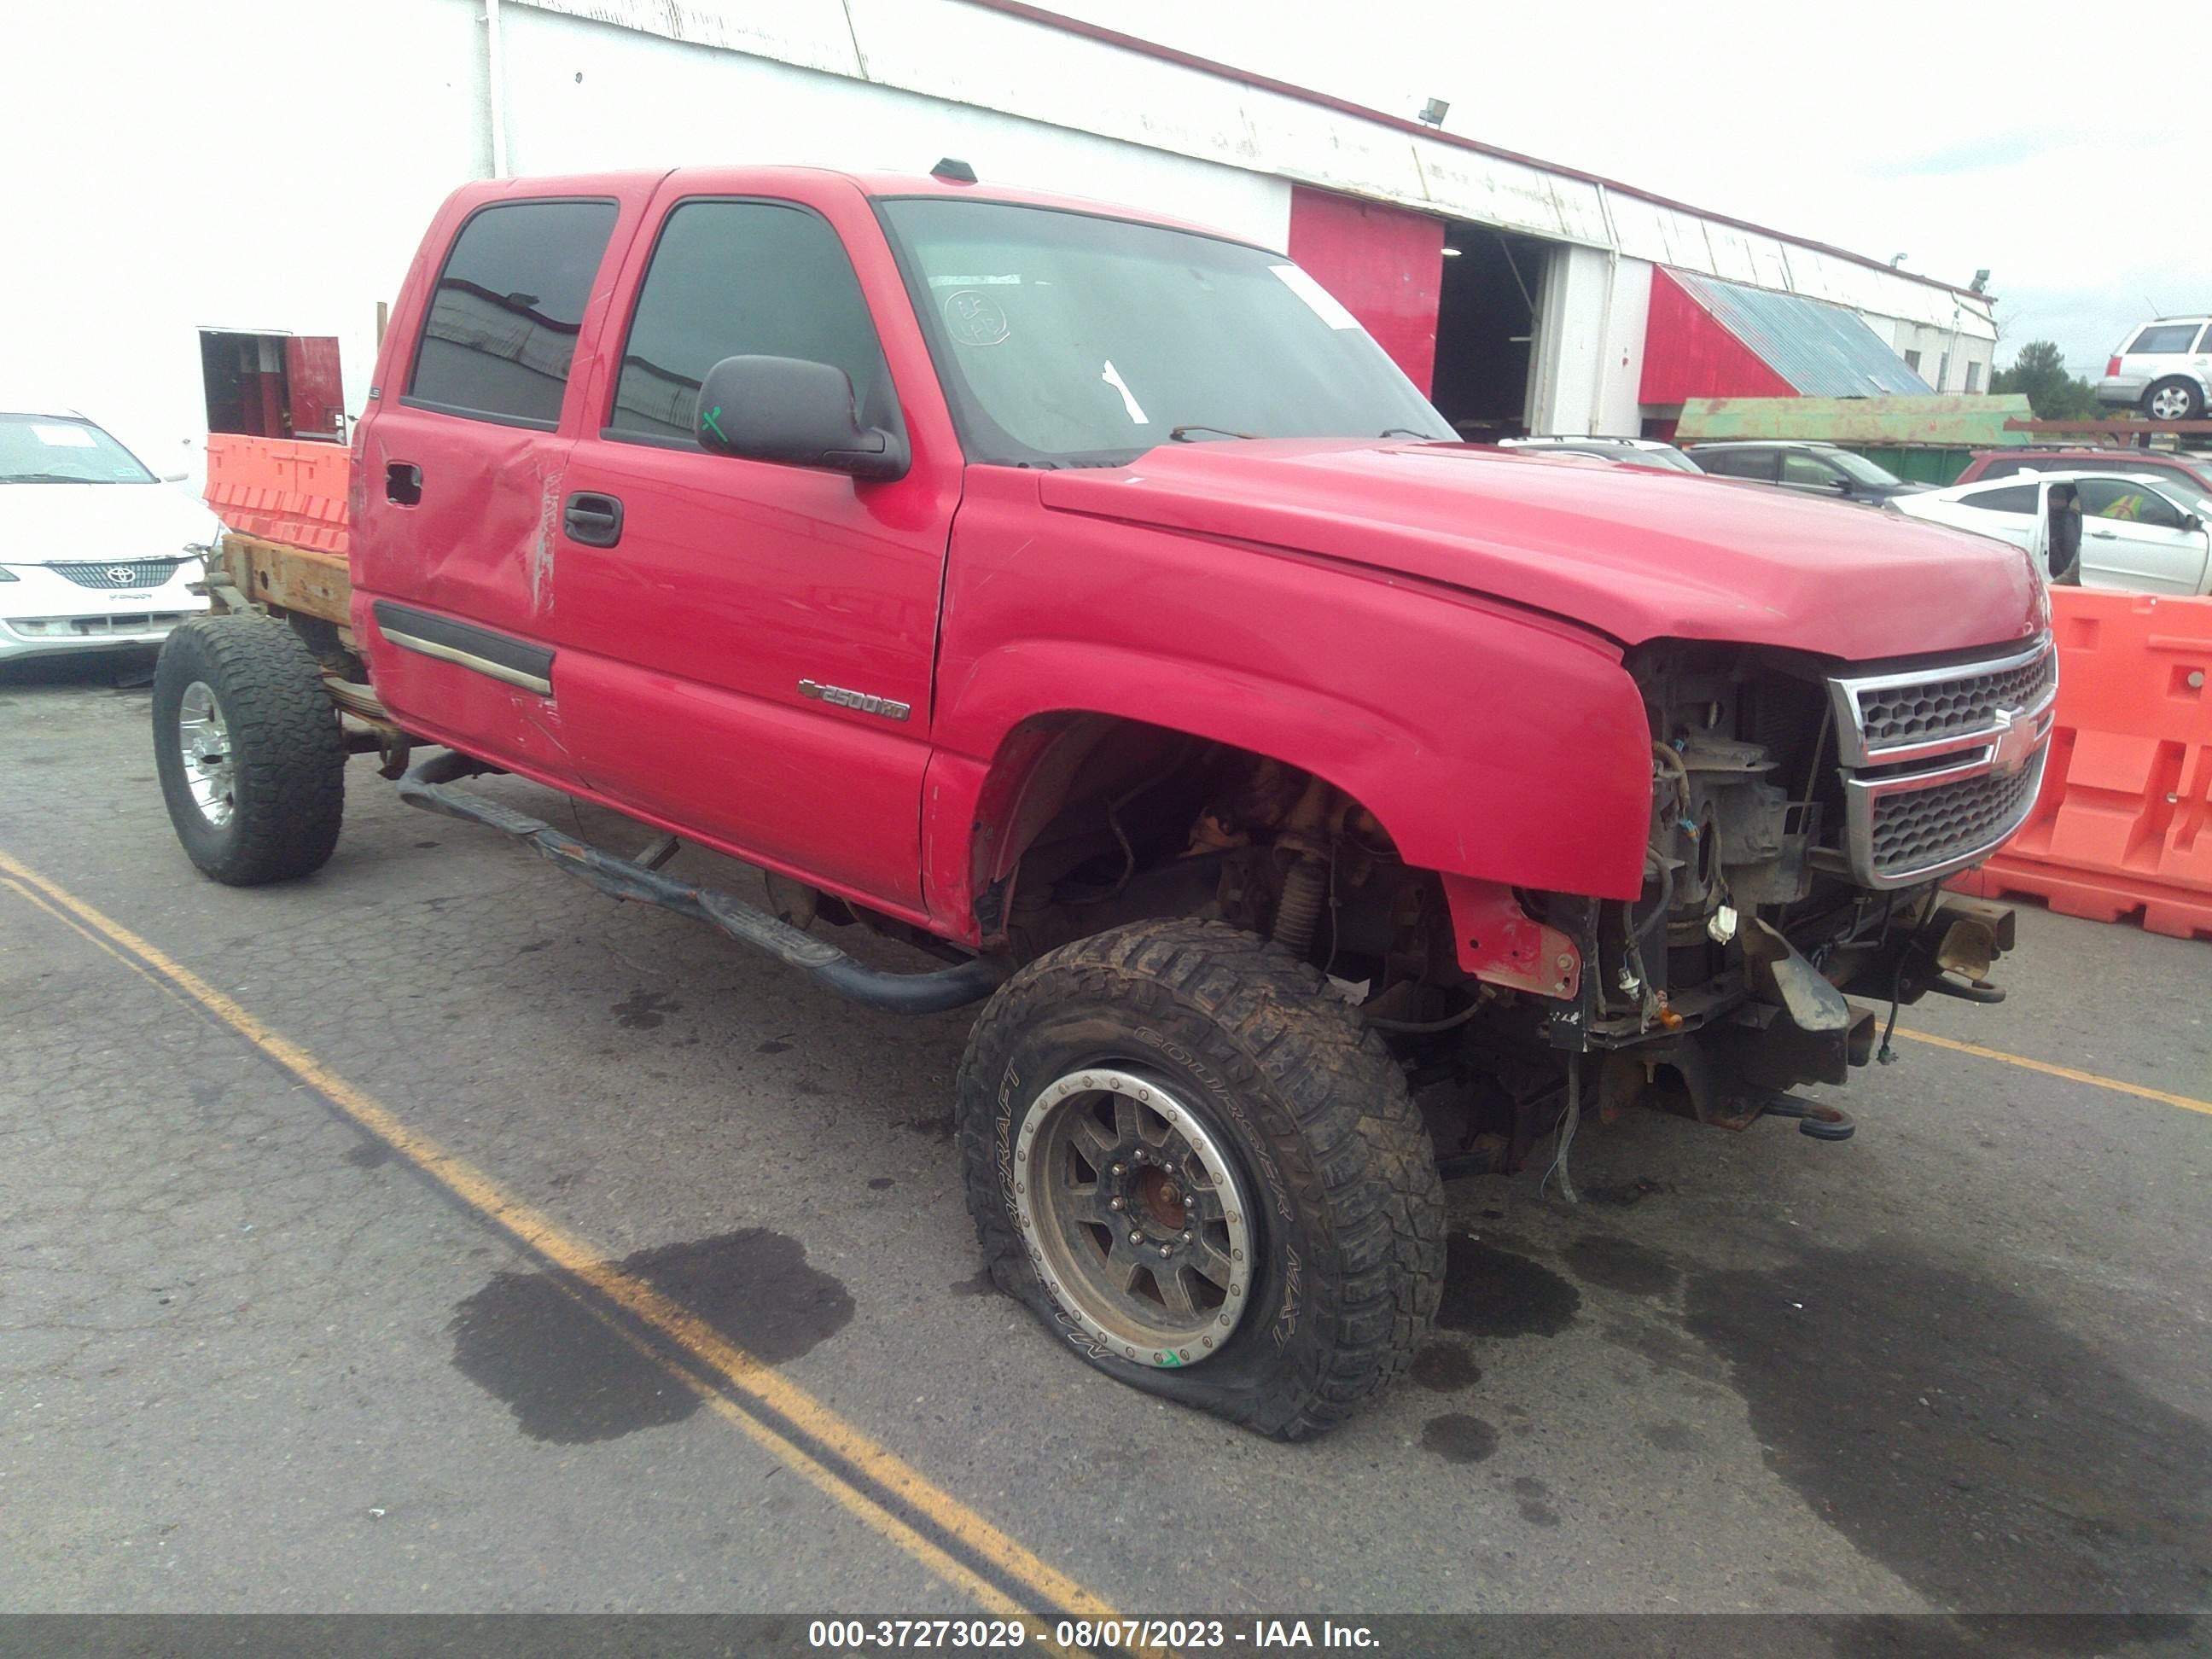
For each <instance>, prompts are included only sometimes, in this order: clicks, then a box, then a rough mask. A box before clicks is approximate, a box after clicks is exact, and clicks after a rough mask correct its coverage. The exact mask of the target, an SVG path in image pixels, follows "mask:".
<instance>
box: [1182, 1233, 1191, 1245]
mask: <svg viewBox="0 0 2212 1659" xmlns="http://www.w3.org/2000/svg"><path fill="white" fill-rule="evenodd" d="M1182 1242H1183V1243H1186V1244H1188V1243H1190V1235H1189V1234H1188V1233H1185V1234H1184V1235H1183V1236H1182Z"/></svg>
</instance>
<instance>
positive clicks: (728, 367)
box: [691, 357, 910, 478]
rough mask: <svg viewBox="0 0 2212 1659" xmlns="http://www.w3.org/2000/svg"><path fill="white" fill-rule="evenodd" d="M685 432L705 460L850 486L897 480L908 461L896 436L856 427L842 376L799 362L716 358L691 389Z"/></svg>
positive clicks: (839, 372) (841, 372) (847, 382)
mask: <svg viewBox="0 0 2212 1659" xmlns="http://www.w3.org/2000/svg"><path fill="white" fill-rule="evenodd" d="M691 429H692V431H693V432H694V433H696V435H697V436H698V439H699V446H700V447H701V448H702V449H704V450H706V451H708V453H711V454H715V455H741V456H744V458H745V459H748V460H755V461H781V462H782V463H783V464H785V465H788V466H811V467H820V468H823V469H824V470H826V471H832V472H849V473H851V474H852V475H853V476H854V477H856V478H898V477H904V476H905V475H906V470H907V466H908V462H909V459H910V457H909V456H908V453H907V447H906V441H905V440H904V439H903V438H902V437H900V436H899V435H897V434H896V433H895V432H886V431H885V430H884V428H881V427H879V426H862V425H861V424H860V414H859V411H858V410H856V409H855V408H854V401H853V382H852V381H851V380H850V379H848V377H847V375H846V374H845V371H844V370H843V369H842V368H835V367H833V366H831V365H830V364H829V363H816V362H807V361H805V359H803V358H799V357H725V358H723V359H722V361H721V362H719V363H716V364H715V365H714V368H710V369H708V371H707V378H706V379H705V380H702V381H701V382H700V383H699V401H698V404H697V405H696V408H695V410H694V411H693V417H692V423H691Z"/></svg>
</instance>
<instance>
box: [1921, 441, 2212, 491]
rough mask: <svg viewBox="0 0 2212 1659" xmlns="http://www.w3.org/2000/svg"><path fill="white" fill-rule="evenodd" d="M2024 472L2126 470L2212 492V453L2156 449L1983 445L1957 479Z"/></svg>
mask: <svg viewBox="0 0 2212 1659" xmlns="http://www.w3.org/2000/svg"><path fill="white" fill-rule="evenodd" d="M2022 472H2127V473H2131V474H2133V475H2134V476H2135V477H2138V478H2170V479H2172V481H2173V482H2174V483H2190V484H2193V485H2194V486H2195V487H2196V489H2197V493H2198V494H2199V495H2212V455H2202V454H2200V455H2181V454H2175V453H2172V452H2171V451H2167V450H2156V449H1984V450H1983V451H1981V452H1980V453H1978V454H1977V455H1976V456H1975V457H1974V459H1972V460H1971V461H1968V462H1967V463H1966V471H1964V472H1961V473H1960V475H1959V476H1958V477H1957V479H1956V480H1955V481H1954V482H1956V483H1962V484H1963V483H1980V482H1981V481H1982V480H1983V479H1984V478H2010V477H2015V476H2017V475H2018V474H2020V473H2022Z"/></svg>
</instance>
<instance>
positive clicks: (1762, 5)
mask: <svg viewBox="0 0 2212 1659" xmlns="http://www.w3.org/2000/svg"><path fill="white" fill-rule="evenodd" d="M1042 3H1044V4H1046V5H1047V6H1048V7H1049V8H1050V9H1054V10H1056V11H1060V12H1063V13H1066V14H1067V15H1072V16H1078V17H1084V18H1088V19H1090V20H1091V21H1095V22H1099V23H1103V24H1105V25H1107V26H1109V27H1114V28H1118V29H1121V30H1122V31H1124V32H1125V33H1130V34H1135V35H1139V36H1141V37H1143V38H1145V39H1146V40H1156V41H1159V42H1161V43H1163V44H1165V45H1168V46H1177V47H1180V48H1181V49H1182V50H1183V51H1185V52H1196V53H1199V54H1200V55H1201V56H1204V57H1208V58H1218V59H1220V60H1221V61H1223V62H1225V63H1229V64H1236V65H1237V66H1238V67H1240V68H1243V69H1249V70H1255V71H1256V72H1258V73H1260V74H1262V75H1268V76H1274V77H1276V78H1277V79H1279V80H1285V81H1290V82H1296V83H1297V84H1298V85H1301V86H1306V87H1311V88H1316V90H1319V91H1323V92H1329V93H1334V94H1336V95H1337V96H1339V97H1343V98H1349V99H1352V100H1356V101H1358V102H1359V103H1363V104H1368V105H1371V106H1374V107H1375V108H1376V109H1380V110H1384V111H1387V112H1390V113H1392V114H1395V115H1401V116H1411V115H1413V113H1414V112H1416V111H1417V110H1419V108H1420V106H1421V105H1422V103H1423V101H1424V100H1426V99H1429V98H1443V99H1446V100H1449V102H1450V104H1451V112H1450V114H1449V116H1448V117H1447V118H1446V119H1445V122H1444V128H1445V131H1448V132H1455V133H1459V134H1461V135H1462V136H1464V137H1469V138H1476V139H1480V140H1482V141H1483V142H1485V143H1494V144H1498V145H1499V146H1501V147H1503V148H1504V149H1516V150H1520V151H1522V152H1523V153H1525V154H1527V155H1534V156H1536V157H1538V158H1540V159H1541V160H1544V161H1556V162H1559V163H1561V164H1562V165H1565V166H1570V167H1581V168H1583V169H1585V170H1587V171H1589V172H1592V173H1603V174H1605V175H1607V177H1610V178H1613V179H1619V180H1620V181H1621V182H1622V183H1624V184H1629V185H1638V186H1640V187H1641V188H1644V189H1646V190H1650V191H1654V192H1656V193H1657V194H1659V195H1662V196H1670V197H1675V198H1676V199H1678V200H1680V201H1683V202H1686V203H1688V204H1691V205H1692V206H1696V207H1703V208H1708V209H1711V210H1713V211H1715V212H1717V213H1726V214H1729V215H1731V216H1735V217H1737V218H1741V219H1748V220H1750V221H1752V222H1754V223H1756V224H1761V225H1765V226H1767V227H1769V228H1771V229H1775V230H1779V231H1786V232H1789V233H1791V234H1796V235H1799V236H1805V237H1809V238H1812V239H1813V240H1818V241H1825V242H1832V243H1833V244H1835V245H1836V246H1839V247H1845V248H1849V249H1850V250H1851V251H1852V252H1857V253H1864V254H1868V255H1870V256H1871V257H1873V258H1876V259H1881V260H1887V259H1888V258H1889V257H1890V256H1891V255H1892V254H1893V253H1903V254H1905V255H1907V256H1908V257H1907V258H1906V259H1905V269H1907V270H1915V271H1919V272H1922V273H1923V274H1925V275H1927V276H1935V277H1939V278H1942V280H1944V281H1947V282H1954V283H1960V285H1962V286H1963V285H1964V284H1966V283H1967V282H1969V281H1971V280H1972V276H1973V274H1974V272H1975V271H1976V270H1979V269H1980V268H1982V267H1983V266H1984V265H1986V266H1988V267H1989V268H1990V272H1991V276H1990V292H1991V293H1993V294H1995V295H1996V296H1997V299H1998V305H1997V325H1998V330H1999V334H2000V338H1999V340H1998V343H1997V362H1998V363H1999V364H2000V365H2002V364H2004V363H2006V362H2009V361H2010V359H2011V357H2012V356H2013V354H2014V353H2015V352H2016V351H2017V350H2018V349H2020V347H2021V345H2022V344H2023V343H2026V342H2027V341H2029V340H2034V339H2052V340H2056V341H2057V342H2058V343H2059V345H2060V347H2061V348H2062V349H2063V350H2064V352H2065V354H2066V361H2067V366H2068V367H2069V368H2070V369H2072V370H2074V371H2075V373H2078V374H2087V375H2088V376H2089V377H2090V378H2091V379H2094V378H2095V377H2096V376H2097V375H2099V374H2102V373H2103V372H2104V365H2105V359H2106V356H2108V355H2109V354H2110V353H2111V351H2112V348H2113V347H2114V346H2115V345H2116V344H2118V343H2119V340H2120V337H2121V336H2122V335H2124V333H2126V332H2127V331H2129V330H2130V328H2132V327H2133V326H2134V325H2136V323H2139V322H2141V321H2142V320H2143V319H2146V318H2148V317H2149V316H2151V315H2154V314H2155V313H2158V312H2181V311H2201V310H2203V309H2205V308H2207V307H2212V217H2208V216H2207V214H2206V211H2205V199H2206V191H2207V188H2208V186H2212V164H2208V161H2207V156H2208V154H2212V150H2208V146H2207V144H2206V142H2205V137H2204V135H2205V131H2206V126H2207V122H2208V120H2212V80H2208V78H2207V76H2208V70H2207V67H2206V65H2207V64H2208V62H2212V58H2208V46H2212V31H2208V28H2207V24H2208V22H2212V9H2207V8H2206V7H2204V6H2203V5H2202V4H2201V3H2193V4H2189V5H2178V6H2143V5H2127V6H2092V7H2089V8H2087V9H2085V8H2083V7H2081V6H2080V5H2078V4H2075V5H2066V6H2059V5H2046V4H2041V3H2037V0H2018V3H2014V4H2010V5H1988V4H1973V5H1968V4H1964V3H1960V0H1919V3H1917V4H1899V3H1892V0H1874V3H1866V0H1854V3H1846V4H1843V5H1838V6H1827V7H1822V6H1811V5H1808V6H1802V7H1800V6H1793V5H1788V4H1783V5H1778V4H1775V3H1773V0H1753V3H1738V0H1674V3H1663V0H1641V3H1635V4H1620V3H1615V0H1577V3H1571V4H1549V5H1547V4H1535V5H1515V6H1504V5H1497V4H1492V3H1486V0H1358V3H1357V4H1356V5H1345V4H1342V3H1340V0H1339V3H1332V4H1329V5H1328V6H1327V7H1326V8H1324V7H1322V5H1320V4H1317V3H1315V0H1305V3H1304V4H1301V3H1300V0H1042ZM1355 21H1356V26H1355ZM2161 43H2162V44H2161Z"/></svg>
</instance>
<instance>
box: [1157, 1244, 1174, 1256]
mask: <svg viewBox="0 0 2212 1659" xmlns="http://www.w3.org/2000/svg"><path fill="white" fill-rule="evenodd" d="M1160 1254H1161V1255H1164V1256H1168V1255H1174V1254H1175V1250H1174V1248H1173V1247H1172V1246H1170V1245H1166V1244H1163V1245H1161V1246H1160Z"/></svg>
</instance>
